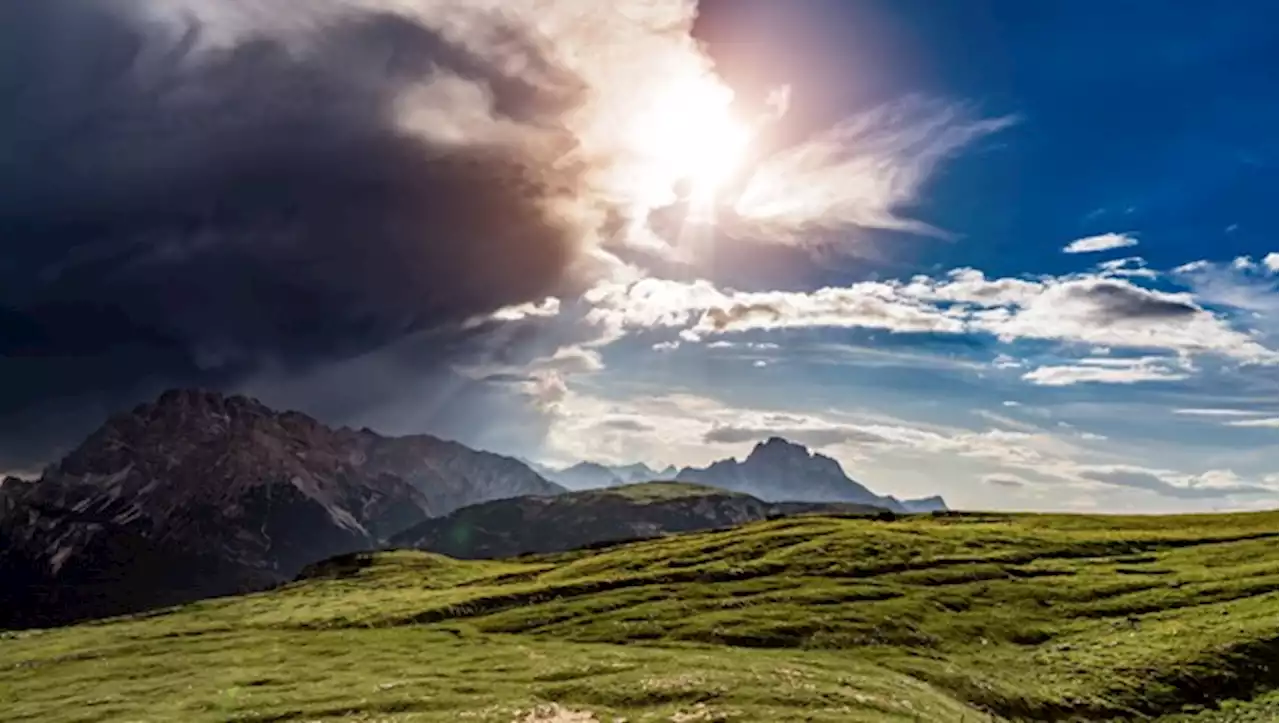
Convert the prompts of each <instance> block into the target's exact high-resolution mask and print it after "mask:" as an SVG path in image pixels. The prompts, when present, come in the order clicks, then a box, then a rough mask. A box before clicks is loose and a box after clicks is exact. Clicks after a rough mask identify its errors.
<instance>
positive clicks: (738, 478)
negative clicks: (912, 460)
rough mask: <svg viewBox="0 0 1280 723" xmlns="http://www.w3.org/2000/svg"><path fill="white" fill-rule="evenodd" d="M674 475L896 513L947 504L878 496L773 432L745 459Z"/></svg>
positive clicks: (768, 495) (773, 496) (766, 495)
mask: <svg viewBox="0 0 1280 723" xmlns="http://www.w3.org/2000/svg"><path fill="white" fill-rule="evenodd" d="M675 479H678V480H680V481H681V482H696V483H698V484H704V485H711V486H713V487H719V488H721V489H726V490H733V491H735V492H742V493H745V494H749V495H753V496H755V497H759V498H760V499H762V500H770V501H781V500H803V501H808V502H852V503H856V504H863V505H873V506H876V507H883V508H885V509H888V510H891V511H893V512H933V511H935V510H945V509H947V506H946V503H945V502H944V501H943V500H942V498H941V497H928V498H925V499H921V500H906V501H900V500H898V499H896V498H894V497H889V496H881V495H877V494H876V493H874V492H872V491H871V490H869V489H867V488H866V487H864V486H863V485H861V484H859V483H858V482H855V481H854V480H852V479H850V478H849V476H848V475H846V474H845V472H844V469H842V468H841V467H840V463H839V462H837V461H835V460H834V459H832V458H830V457H827V456H824V455H821V454H817V453H814V452H810V451H809V449H808V448H807V447H805V446H804V445H802V444H796V443H794V442H788V441H787V440H785V439H782V438H781V437H770V438H769V439H767V440H765V441H763V442H760V443H758V444H757V445H756V446H755V448H754V449H752V450H751V454H749V455H748V456H747V458H746V459H745V460H743V461H741V462H739V461H737V460H736V459H732V458H730V459H722V460H719V461H717V462H713V463H712V464H711V465H710V466H708V467H685V468H684V469H682V470H680V471H679V472H677V473H676V475H675Z"/></svg>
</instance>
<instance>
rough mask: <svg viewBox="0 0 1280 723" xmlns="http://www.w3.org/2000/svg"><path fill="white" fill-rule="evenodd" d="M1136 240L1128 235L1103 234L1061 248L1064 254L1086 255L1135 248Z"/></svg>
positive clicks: (1079, 239)
mask: <svg viewBox="0 0 1280 723" xmlns="http://www.w3.org/2000/svg"><path fill="white" fill-rule="evenodd" d="M1137 245H1138V239H1137V238H1135V237H1134V236H1133V235H1132V234H1128V233H1104V234H1098V235H1097V236H1087V237H1085V238H1078V239H1076V240H1075V241H1072V242H1071V243H1069V244H1067V245H1066V246H1063V247H1062V252H1063V253H1064V254H1087V253H1095V252H1098V251H1110V250H1112V249H1122V248H1128V247H1129V246H1137Z"/></svg>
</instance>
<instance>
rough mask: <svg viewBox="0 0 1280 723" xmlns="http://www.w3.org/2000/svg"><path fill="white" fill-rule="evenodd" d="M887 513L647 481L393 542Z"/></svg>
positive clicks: (490, 543)
mask: <svg viewBox="0 0 1280 723" xmlns="http://www.w3.org/2000/svg"><path fill="white" fill-rule="evenodd" d="M884 511H885V510H884V509H883V508H879V507H870V506H867V505H858V504H853V503H848V502H844V503H840V502H832V503H821V502H764V501H762V500H758V499H756V498H755V497H752V496H750V495H744V494H740V493H737V492H726V491H725V490H721V489H716V488H715V487H704V486H702V485H692V484H686V483H683V482H646V483H640V484H631V485H622V486H619V487H611V488H607V489H596V490H585V491H581V492H566V493H565V494H562V495H556V496H554V497H534V496H525V497H512V498H509V499H505V500H494V501H492V502H484V503H481V504H477V505H471V506H469V507H463V508H462V509H460V510H456V511H454V512H452V513H451V514H449V515H448V516H446V517H435V518H431V519H429V520H425V521H423V522H420V523H418V524H417V525H414V526H413V527H411V528H409V529H407V530H405V531H404V532H401V533H399V534H397V535H394V536H392V537H391V539H390V541H389V542H390V544H391V545H392V546H394V547H413V548H417V549H421V550H427V551H429V552H439V553H442V554H445V555H448V556H450V557H458V558H467V559H475V558H497V557H515V556H517V555H523V554H528V553H537V552H541V553H547V552H562V551H565V550H571V549H574V548H579V547H586V546H595V545H600V544H602V543H609V542H618V541H622V540H632V539H639V538H646V537H659V536H661V535H668V534H672V533H676V532H693V531H697V530H707V529H712V528H717V527H729V526H732V525H740V524H742V523H745V522H757V521H760V520H764V519H768V518H771V517H785V516H787V515H795V514H805V513H819V512H825V513H828V514H853V515H857V514H862V515H873V514H876V513H881V512H884Z"/></svg>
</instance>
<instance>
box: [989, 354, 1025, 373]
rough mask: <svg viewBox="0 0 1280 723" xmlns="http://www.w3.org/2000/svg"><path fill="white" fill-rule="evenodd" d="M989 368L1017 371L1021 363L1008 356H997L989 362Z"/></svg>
mask: <svg viewBox="0 0 1280 723" xmlns="http://www.w3.org/2000/svg"><path fill="white" fill-rule="evenodd" d="M991 366H993V367H995V368H996V369H1017V368H1018V367H1020V366H1022V362H1020V361H1018V360H1017V359H1014V358H1013V357H1011V356H1009V355H1008V354H997V355H996V358H995V359H993V360H992V361H991Z"/></svg>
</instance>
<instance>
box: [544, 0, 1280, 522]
mask: <svg viewBox="0 0 1280 723" xmlns="http://www.w3.org/2000/svg"><path fill="white" fill-rule="evenodd" d="M702 9H703V16H702V18H701V19H700V21H699V23H700V26H699V27H700V30H699V32H700V33H701V34H702V35H703V36H705V38H706V39H707V40H708V42H709V45H708V48H709V52H710V53H711V55H712V56H713V57H715V58H716V59H717V61H718V65H717V70H718V71H719V72H720V74H721V76H722V77H723V78H725V80H726V82H728V83H730V84H731V85H734V82H735V79H736V80H737V81H738V83H737V84H736V85H735V86H734V87H735V90H738V92H739V97H740V98H741V97H742V96H743V95H744V94H750V93H755V94H759V93H761V92H762V89H764V88H767V87H769V86H770V85H771V84H782V83H785V84H788V85H789V86H790V90H791V96H790V101H791V110H790V111H789V113H788V115H787V116H786V117H784V119H783V121H782V128H781V129H780V131H779V133H778V136H779V138H780V139H781V140H779V141H778V145H779V146H784V145H785V144H786V143H787V142H796V143H802V142H803V140H804V139H805V138H806V137H807V135H809V134H813V133H820V132H821V129H822V128H824V127H826V126H828V125H830V124H832V123H839V122H840V121H841V120H842V119H845V118H849V117H858V116H859V114H867V113H873V112H875V111H876V110H877V109H879V108H884V107H886V106H888V107H893V106H894V104H900V103H901V102H902V99H904V98H915V99H926V101H925V102H929V103H936V104H941V105H942V107H945V108H948V109H951V110H953V111H954V113H955V115H954V116H951V117H952V118H953V119H954V118H964V119H967V120H964V121H961V120H953V121H948V122H947V123H943V122H941V121H939V122H938V123H937V124H936V125H935V126H932V127H933V131H932V132H945V130H942V129H945V127H947V125H948V123H951V122H954V123H963V122H979V121H980V120H982V119H986V120H999V121H1000V122H999V123H995V124H993V126H992V127H991V128H988V129H984V130H982V131H981V132H977V133H974V134H972V135H973V137H972V138H969V139H967V140H966V141H964V142H962V143H959V144H958V146H957V147H956V148H955V149H954V150H952V151H948V152H947V153H946V154H945V156H944V157H943V158H941V159H939V160H937V161H936V162H932V163H929V164H927V165H929V168H928V170H927V171H926V172H923V173H922V175H923V176H924V177H923V178H922V179H921V180H920V182H919V184H918V185H917V186H916V187H915V188H913V189H912V192H911V193H910V194H909V197H905V198H901V199H900V201H899V202H895V203H894V204H893V213H894V215H895V216H898V217H900V218H904V219H911V220H913V221H918V222H922V223H923V224H927V225H928V226H930V227H933V228H935V229H938V230H940V231H941V233H929V232H920V231H919V230H917V229H905V230H904V229H902V228H888V229H887V228H868V227H865V226H860V225H857V224H853V225H850V226H846V227H842V228H839V229H837V230H835V231H834V232H832V231H830V230H824V231H823V234H822V237H823V239H824V241H825V243H826V244H827V245H825V246H824V247H823V249H822V251H821V252H818V251H815V250H814V249H813V248H812V247H808V246H806V244H805V242H804V241H803V240H801V241H799V242H796V241H794V240H793V241H792V242H790V245H789V246H788V247H787V248H786V249H785V250H782V251H779V250H778V249H777V248H776V247H771V248H769V249H768V250H767V251H766V250H761V249H760V248H758V247H756V246H753V245H751V244H750V243H743V242H741V241H740V240H738V239H735V238H734V237H733V235H732V233H731V232H730V231H728V230H726V229H723V228H722V229H719V230H718V231H717V233H715V234H713V240H712V241H710V242H707V243H708V244H709V245H710V246H711V248H712V251H711V252H708V253H705V254H703V255H702V256H700V257H699V259H698V261H696V262H694V264H693V266H694V268H693V269H686V270H685V271H684V272H682V273H678V274H667V275H666V276H667V277H669V279H670V283H671V284H673V285H677V286H679V288H680V289H682V290H685V291H681V292H680V293H686V292H687V289H688V288H689V284H691V283H692V281H691V279H693V278H697V279H703V280H704V283H705V285H706V288H709V289H715V290H716V292H717V293H720V294H722V295H723V296H722V297H718V298H717V299H716V300H712V301H706V300H705V299H704V300H701V301H692V302H687V303H686V302H684V301H671V300H670V299H667V297H666V296H663V295H662V294H659V295H658V296H662V297H663V298H664V299H666V300H665V301H653V300H649V301H645V302H637V301H635V299H634V297H635V296H636V295H635V294H632V295H631V296H632V297H633V298H632V299H631V301H630V302H628V301H625V298H626V297H627V293H626V292H619V293H620V294H621V298H624V300H623V301H620V302H617V304H616V308H615V311H616V312H617V313H618V314H620V315H622V316H624V317H625V316H627V315H628V314H631V315H632V317H633V318H631V319H630V320H629V321H616V322H615V323H617V324H619V325H621V326H624V327H625V332H624V331H617V332H616V333H614V334H613V335H612V336H611V337H610V341H608V342H607V343H597V342H588V344H587V345H586V346H585V347H584V349H585V350H586V352H587V353H588V355H589V356H591V357H592V361H590V362H587V363H585V364H583V365H579V366H577V367H573V366H570V367H569V369H570V371H569V373H565V374H559V375H558V378H557V383H561V382H562V383H563V385H564V388H563V390H558V391H557V395H556V404H559V405H561V409H560V413H561V414H562V415H563V416H562V418H561V420H560V421H559V422H557V423H555V424H553V427H552V431H551V433H550V435H549V437H548V438H547V442H546V445H544V448H543V450H542V455H543V457H544V458H546V459H550V460H559V461H570V460H572V459H576V458H580V457H591V458H598V459H601V460H604V461H612V462H624V461H632V460H636V459H640V460H644V461H647V462H651V463H655V464H657V463H661V464H666V463H668V462H674V463H677V464H693V463H705V462H707V461H709V460H711V459H714V458H717V457H723V456H727V455H730V454H736V455H739V456H740V455H742V454H743V453H744V452H745V451H747V450H749V448H750V446H751V443H750V442H749V441H742V442H740V443H728V444H726V443H709V442H708V441H707V440H708V432H709V430H712V429H722V430H723V429H726V428H734V429H739V428H740V429H742V430H756V431H758V433H759V434H761V435H763V434H766V433H769V432H781V433H783V434H789V435H790V436H793V437H796V438H798V439H800V441H806V440H810V441H815V442H819V443H821V451H823V452H824V453H827V454H830V455H832V456H834V457H836V458H837V459H839V460H840V461H841V462H842V463H843V464H844V465H845V468H846V469H847V470H848V471H849V472H850V473H851V474H852V475H853V476H854V477H856V478H859V479H861V480H862V481H864V482H865V483H867V484H868V485H869V486H871V487H873V488H875V489H877V490H879V491H882V492H888V493H893V494H898V495H920V494H931V493H941V494H943V495H945V496H946V497H947V499H948V500H950V501H951V502H952V503H953V504H955V505H958V506H962V507H998V508H1020V509H1073V510H1111V511H1119V510H1141V511H1164V510H1184V509H1187V510H1190V509H1225V508H1237V507H1242V508H1243V507H1254V506H1267V505H1271V506H1274V504H1275V500H1276V491H1275V490H1276V485H1277V480H1276V469H1277V430H1276V402H1277V384H1276V366H1275V365H1276V356H1275V349H1276V339H1277V315H1276V298H1277V296H1276V289H1277V284H1276V279H1277V276H1276V267H1275V264H1276V257H1275V255H1274V254H1275V252H1276V246H1277V243H1276V238H1277V235H1276V226H1275V222H1274V218H1275V216H1274V208H1275V206H1274V201H1273V198H1274V197H1273V196H1271V194H1272V193H1273V192H1275V189H1276V184H1275V178H1276V167H1275V164H1276V161H1275V159H1276V157H1277V147H1276V136H1275V134H1274V131H1273V127H1272V126H1271V125H1270V124H1271V123H1272V122H1273V120H1274V108H1275V105H1274V98H1275V96H1274V90H1273V89H1274V88H1275V87H1276V83H1275V82H1274V81H1275V80H1276V78H1275V70H1274V67H1275V65H1274V63H1273V62H1272V61H1273V59H1274V57H1275V50H1276V46H1275V39H1274V37H1275V36H1274V34H1273V33H1272V31H1271V29H1270V27H1271V26H1270V21H1271V19H1272V17H1273V15H1274V13H1273V12H1272V10H1271V8H1270V7H1269V6H1264V5H1262V4H1261V3H1231V4H1228V5H1226V6H1220V7H1210V6H1208V5H1203V4H1191V3H1177V4H1173V5H1170V4H1156V3H1152V2H1121V3H1094V2H1086V3H1056V2H1055V3H1025V2H968V1H966V2H959V1H946V2H937V1H935V0H930V1H928V2H917V1H914V0H912V1H906V2H883V3H872V2H862V3H845V2H834V1H833V2H818V1H816V0H814V1H812V2H805V3H772V2H733V3H726V4H724V6H723V7H721V6H718V5H715V4H709V3H703V8H702ZM1263 21H1265V22H1263ZM926 125H928V123H926ZM897 131H902V132H906V131H903V129H902V127H900V126H899V127H896V128H895V127H894V126H893V125H892V123H889V124H888V126H887V127H886V132H888V133H894V132H897ZM889 145H892V144H889ZM907 156H909V154H906V155H903V156H900V157H894V158H886V159H883V160H885V162H886V163H889V162H893V163H901V164H907V165H910V164H912V163H918V162H919V159H914V160H913V159H911V158H909V157H907ZM833 239H835V240H834V241H833ZM1081 239H1094V241H1092V242H1084V243H1082V244H1077V247H1082V248H1085V249H1088V248H1091V247H1099V250H1093V251H1083V252H1077V253H1068V252H1066V251H1065V249H1066V248H1067V247H1068V246H1069V245H1071V244H1072V242H1074V241H1079V240H1081ZM1108 247H1109V248H1108ZM833 249H834V250H833ZM1269 254H1271V256H1268V255H1269ZM743 255H745V256H746V257H747V259H748V260H747V261H743V260H742V256H743ZM1121 259H1130V260H1129V261H1127V262H1121V261H1120V260H1121ZM1109 262H1110V263H1111V266H1110V267H1108V266H1107V264H1108V263H1109ZM744 268H746V269H749V272H746V271H744ZM959 269H967V270H968V271H966V272H958V271H956V270H959ZM643 275H644V276H647V277H649V279H650V280H654V279H661V278H663V275H662V274H654V273H648V272H646V273H645V274H643ZM917 275H922V276H924V277H926V278H925V279H922V280H921V281H922V283H917V284H916V286H917V287H918V288H916V289H915V290H914V291H911V290H909V289H910V287H911V279H912V277H914V276H917ZM1009 280H1020V281H1022V282H1024V283H1025V284H1027V285H1028V286H1027V287H1025V288H1023V289H1022V290H1021V291H1020V292H1017V291H1015V292H1010V293H1011V294H1013V296H1010V297H1008V298H1007V299H1006V301H1009V302H1010V303H1007V304H1003V305H988V306H982V307H980V308H978V307H969V308H968V310H967V311H966V312H964V314H965V321H964V323H963V324H962V325H961V326H963V328H962V329H960V330H951V329H945V328H943V327H945V326H946V325H947V323H946V320H945V318H940V319H923V320H917V321H915V322H909V323H908V322H904V321H903V320H902V319H898V320H896V321H890V322H882V321H879V320H873V321H869V322H868V321H867V320H866V319H865V318H863V316H860V314H862V312H858V311H856V310H854V308H853V306H851V304H855V303H857V302H856V301H854V299H856V298H861V299H865V298H867V297H871V298H875V299H878V300H880V301H882V302H885V301H886V300H887V302H888V303H890V304H893V305H896V307H895V308H897V309H899V310H901V309H915V310H917V311H918V310H919V308H920V307H919V304H924V306H925V307H926V308H927V309H928V311H929V313H930V314H943V313H944V312H945V310H946V309H947V308H949V306H950V304H952V303H954V302H955V300H956V298H957V294H963V293H977V294H981V293H994V292H993V289H994V288H995V287H996V286H998V285H999V284H1001V283H1003V282H1005V281H1009ZM868 284H881V285H887V286H879V287H872V286H867V285H868ZM821 287H828V288H829V289H836V290H845V291H846V292H847V294H846V297H847V298H845V299H844V300H843V301H842V302H840V303H841V304H843V306H840V305H839V304H837V306H838V307H839V308H828V309H827V310H826V311H824V312H822V313H807V312H805V311H802V310H797V308H798V307H797V305H803V304H805V303H812V301H813V299H814V292H815V290H816V289H818V288H821ZM979 287H982V290H978V288H979ZM734 292H738V293H744V292H745V293H747V294H751V293H754V294H756V296H744V297H735V296H734ZM664 293H665V292H664ZM781 293H786V294H790V295H791V296H790V297H788V298H786V299H782V298H781V297H780V296H778V294H781ZM1019 293H1025V294H1029V296H1024V297H1018V298H1019V300H1017V301H1013V299H1014V297H1015V296H1017V294H1019ZM769 294H774V296H772V297H770V296H768V295H769ZM667 296H669V294H668V295H667ZM1033 297H1034V298H1033ZM921 299H930V300H929V301H921ZM938 299H946V300H945V301H938ZM744 300H745V301H746V302H749V303H767V304H774V305H775V307H777V306H778V305H779V304H780V305H782V306H787V305H788V304H790V307H788V308H790V311H787V310H783V311H781V312H778V311H777V310H776V308H775V310H773V311H770V312H768V313H767V314H766V316H762V317H759V318H757V319H755V320H752V318H751V317H750V316H747V317H746V318H744V319H742V320H738V321H735V322H731V323H729V324H728V325H726V326H725V328H724V329H715V328H714V327H713V326H709V325H708V324H707V323H705V321H706V316H705V310H706V309H707V308H713V307H715V306H717V305H719V306H721V307H725V306H727V305H732V304H733V303H739V302H742V301H744ZM1108 300H1110V301H1108ZM1111 302H1115V303H1114V304H1113V303H1111ZM574 303H575V302H573V301H572V300H567V301H566V306H565V307H564V308H574V307H573V305H574ZM1148 304H1149V305H1150V306H1147V305H1148ZM597 306H598V305H597ZM640 307H645V309H647V311H645V310H641V309H640ZM655 307H660V308H655ZM677 308H678V309H682V310H685V311H688V314H687V316H681V318H680V319H678V320H671V319H669V318H668V319H667V320H665V321H664V320H662V314H664V313H665V314H670V313H676V315H677V316H680V314H681V313H683V312H673V310H674V309H677ZM690 309H692V310H691V311H689V310H690ZM953 311H954V313H956V314H960V313H961V312H959V311H955V310H953ZM566 313H567V312H565V311H564V310H563V309H562V310H561V312H560V314H559V315H560V316H564V315H565V314H566ZM889 313H895V312H893V311H890V312H889ZM997 313H1003V314H1011V315H1012V317H1013V318H1012V319H1009V318H1004V319H996V318H995V317H994V316H992V315H993V314H997ZM599 316H600V312H599V311H597V317H599ZM801 317H803V319H802V320H797V319H801ZM700 318H701V319H702V321H699V319H700ZM783 319H790V320H789V321H781V320H783ZM596 320H597V321H599V319H598V318H597V319H596ZM912 324H918V326H913V325H912ZM699 325H701V328H699ZM779 327H786V328H779ZM563 356H565V357H566V358H567V357H568V356H570V355H569V354H565V355H563ZM553 366H554V365H553ZM606 422H608V423H606ZM732 436H733V435H726V434H723V433H722V434H718V435H712V436H711V439H723V438H728V437H732ZM742 436H743V437H744V438H745V437H747V436H750V435H749V434H747V433H746V432H744V433H743V435H742Z"/></svg>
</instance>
